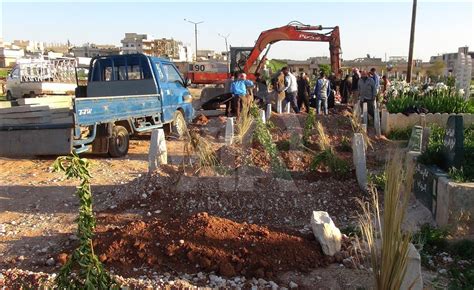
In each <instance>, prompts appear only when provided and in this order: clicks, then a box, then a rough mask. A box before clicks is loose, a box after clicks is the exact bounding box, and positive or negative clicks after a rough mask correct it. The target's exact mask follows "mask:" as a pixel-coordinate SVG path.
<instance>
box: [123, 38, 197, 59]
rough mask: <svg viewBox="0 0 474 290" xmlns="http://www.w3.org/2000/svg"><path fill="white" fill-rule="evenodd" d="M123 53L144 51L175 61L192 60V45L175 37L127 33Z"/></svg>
mask: <svg viewBox="0 0 474 290" xmlns="http://www.w3.org/2000/svg"><path fill="white" fill-rule="evenodd" d="M121 43H122V53H123V54H130V53H143V54H146V55H151V56H158V57H165V58H169V59H171V60H173V61H191V60H192V55H191V47H190V46H189V45H183V43H182V42H181V41H177V40H174V39H167V38H161V39H155V38H153V37H152V36H150V35H148V34H137V33H125V37H124V39H122V41H121Z"/></svg>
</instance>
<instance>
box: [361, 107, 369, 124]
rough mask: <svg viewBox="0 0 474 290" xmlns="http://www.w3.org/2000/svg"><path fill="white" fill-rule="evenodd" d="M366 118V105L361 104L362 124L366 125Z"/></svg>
mask: <svg viewBox="0 0 474 290" xmlns="http://www.w3.org/2000/svg"><path fill="white" fill-rule="evenodd" d="M367 122H368V116H367V103H366V102H364V103H362V123H363V124H366V125H367Z"/></svg>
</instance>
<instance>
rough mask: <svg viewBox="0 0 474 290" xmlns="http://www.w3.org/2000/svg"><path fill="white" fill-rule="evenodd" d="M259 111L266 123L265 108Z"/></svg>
mask: <svg viewBox="0 0 474 290" xmlns="http://www.w3.org/2000/svg"><path fill="white" fill-rule="evenodd" d="M259 113H260V119H261V120H262V122H263V124H265V123H266V119H265V111H264V110H259Z"/></svg>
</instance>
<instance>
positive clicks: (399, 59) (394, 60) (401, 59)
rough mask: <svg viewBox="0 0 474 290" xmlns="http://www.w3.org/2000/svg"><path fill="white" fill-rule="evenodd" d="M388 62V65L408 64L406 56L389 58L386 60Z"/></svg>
mask: <svg viewBox="0 0 474 290" xmlns="http://www.w3.org/2000/svg"><path fill="white" fill-rule="evenodd" d="M388 62H390V63H400V62H401V63H407V62H408V57H406V56H390V57H389V58H388Z"/></svg>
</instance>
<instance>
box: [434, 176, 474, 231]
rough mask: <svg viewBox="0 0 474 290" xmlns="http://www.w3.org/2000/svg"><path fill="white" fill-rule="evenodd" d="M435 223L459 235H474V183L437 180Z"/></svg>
mask: <svg viewBox="0 0 474 290" xmlns="http://www.w3.org/2000/svg"><path fill="white" fill-rule="evenodd" d="M436 208H437V210H436V216H435V219H436V223H437V224H438V225H439V226H447V227H450V228H452V229H453V230H454V231H455V232H457V234H459V235H468V236H473V235H474V183H456V182H452V181H451V180H449V179H448V178H447V177H440V178H438V186H437V200H436Z"/></svg>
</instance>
